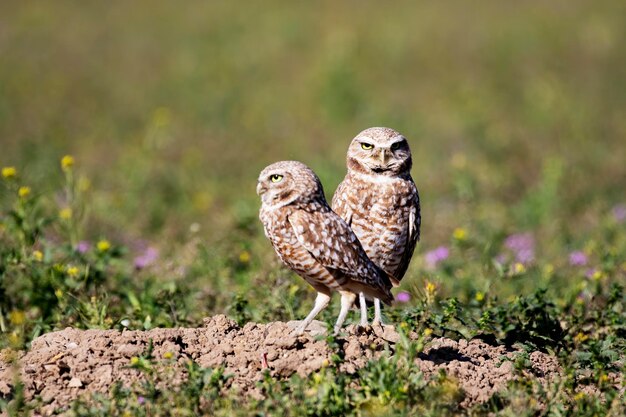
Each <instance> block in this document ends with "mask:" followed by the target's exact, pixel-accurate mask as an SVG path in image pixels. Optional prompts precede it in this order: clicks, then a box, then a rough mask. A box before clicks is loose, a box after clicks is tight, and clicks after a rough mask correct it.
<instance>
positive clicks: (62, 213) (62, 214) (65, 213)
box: [59, 207, 72, 220]
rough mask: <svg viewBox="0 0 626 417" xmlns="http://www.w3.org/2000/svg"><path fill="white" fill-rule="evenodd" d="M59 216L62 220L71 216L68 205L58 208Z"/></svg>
mask: <svg viewBox="0 0 626 417" xmlns="http://www.w3.org/2000/svg"><path fill="white" fill-rule="evenodd" d="M59 217H60V218H62V219H63V220H69V219H71V218H72V209H71V208H69V207H65V208H63V209H61V210H59Z"/></svg>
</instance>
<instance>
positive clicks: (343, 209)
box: [332, 179, 352, 226]
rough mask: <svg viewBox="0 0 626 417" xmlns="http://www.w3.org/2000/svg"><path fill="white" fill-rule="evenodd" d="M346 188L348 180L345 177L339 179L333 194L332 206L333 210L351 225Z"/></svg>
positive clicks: (350, 212) (350, 211)
mask: <svg viewBox="0 0 626 417" xmlns="http://www.w3.org/2000/svg"><path fill="white" fill-rule="evenodd" d="M348 188H349V186H348V182H347V181H346V180H345V179H344V180H343V181H341V184H339V186H338V187H337V190H336V191H335V194H334V195H333V202H332V207H333V211H334V212H335V213H337V214H338V215H339V217H341V218H342V219H343V220H344V221H345V222H346V223H348V226H350V225H352V208H351V207H350V204H348V200H347V195H348V191H349V189H348Z"/></svg>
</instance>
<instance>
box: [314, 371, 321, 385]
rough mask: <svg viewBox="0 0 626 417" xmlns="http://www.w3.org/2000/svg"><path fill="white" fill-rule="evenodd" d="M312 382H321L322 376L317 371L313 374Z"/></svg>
mask: <svg viewBox="0 0 626 417" xmlns="http://www.w3.org/2000/svg"><path fill="white" fill-rule="evenodd" d="M313 382H315V383H316V384H319V383H320V382H322V376H321V375H320V374H319V372H317V373H315V374H313Z"/></svg>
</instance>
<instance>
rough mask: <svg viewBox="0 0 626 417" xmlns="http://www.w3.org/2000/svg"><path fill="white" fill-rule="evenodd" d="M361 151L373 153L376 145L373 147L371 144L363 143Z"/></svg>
mask: <svg viewBox="0 0 626 417" xmlns="http://www.w3.org/2000/svg"><path fill="white" fill-rule="evenodd" d="M361 149H363V150H364V151H371V150H372V149H374V145H372V144H371V143H365V142H362V143H361Z"/></svg>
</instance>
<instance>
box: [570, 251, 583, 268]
mask: <svg viewBox="0 0 626 417" xmlns="http://www.w3.org/2000/svg"><path fill="white" fill-rule="evenodd" d="M569 264H570V265H572V266H584V265H587V255H585V252H583V251H580V250H577V251H574V252H572V253H570V254H569Z"/></svg>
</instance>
